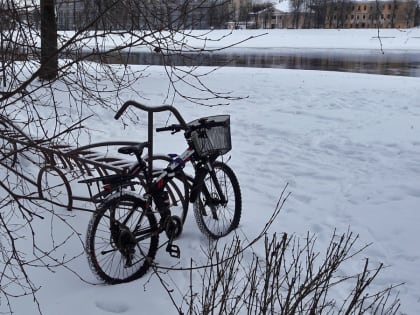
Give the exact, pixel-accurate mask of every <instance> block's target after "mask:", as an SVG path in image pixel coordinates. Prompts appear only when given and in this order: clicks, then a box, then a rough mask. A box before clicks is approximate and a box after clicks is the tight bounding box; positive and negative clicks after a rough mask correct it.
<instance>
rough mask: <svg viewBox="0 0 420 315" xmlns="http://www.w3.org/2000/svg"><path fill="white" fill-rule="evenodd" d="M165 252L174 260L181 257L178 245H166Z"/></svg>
mask: <svg viewBox="0 0 420 315" xmlns="http://www.w3.org/2000/svg"><path fill="white" fill-rule="evenodd" d="M166 251H167V252H168V253H169V255H170V256H171V257H174V258H180V257H181V250H180V249H179V246H178V245H175V244H169V243H168V246H166Z"/></svg>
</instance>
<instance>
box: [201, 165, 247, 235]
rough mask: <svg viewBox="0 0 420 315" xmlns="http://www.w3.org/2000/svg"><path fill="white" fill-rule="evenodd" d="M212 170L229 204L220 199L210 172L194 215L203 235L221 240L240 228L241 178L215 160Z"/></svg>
mask: <svg viewBox="0 0 420 315" xmlns="http://www.w3.org/2000/svg"><path fill="white" fill-rule="evenodd" d="M213 169H214V173H215V175H216V176H215V178H216V179H217V182H218V184H219V185H220V188H221V191H222V193H223V194H224V197H225V199H226V201H225V202H223V201H222V200H221V199H222V198H221V197H220V196H219V194H218V192H217V189H216V185H215V182H214V180H213V179H212V177H211V174H210V173H207V175H206V177H205V178H204V181H203V184H202V186H201V188H200V192H199V193H198V196H197V199H196V200H195V202H194V216H195V219H196V221H197V225H198V228H199V229H200V231H201V232H202V233H203V234H205V235H206V236H208V237H209V238H212V239H218V238H220V237H223V236H225V235H227V234H229V233H230V232H231V231H233V230H234V229H236V228H237V227H238V225H239V221H240V219H241V211H242V197H241V189H240V187H239V183H238V179H237V178H236V175H235V173H234V172H233V171H232V169H231V168H230V167H229V166H227V165H226V164H225V163H222V162H218V161H216V162H214V163H213Z"/></svg>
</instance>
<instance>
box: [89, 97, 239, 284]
mask: <svg viewBox="0 0 420 315" xmlns="http://www.w3.org/2000/svg"><path fill="white" fill-rule="evenodd" d="M129 106H134V107H136V108H139V109H142V110H144V111H147V112H148V113H149V118H150V117H152V116H151V115H152V114H153V113H156V112H162V111H170V112H171V113H173V114H174V115H175V117H176V118H177V119H178V122H179V124H173V125H170V126H166V127H162V128H157V129H156V131H157V132H163V131H171V132H172V134H174V133H177V132H180V131H184V136H185V139H186V141H187V144H188V148H187V149H186V150H185V151H184V152H183V153H182V154H180V155H173V154H172V155H169V158H168V159H169V163H168V165H167V167H165V168H162V169H154V168H153V167H152V165H153V164H152V163H153V159H154V156H153V149H152V148H153V140H152V138H151V136H150V134H151V132H150V131H152V132H153V129H152V130H150V125H151V121H150V120H149V141H148V142H142V143H138V144H137V145H133V146H126V147H121V148H119V149H118V152H119V153H122V154H131V155H135V156H136V159H137V162H136V163H135V165H134V166H133V167H131V168H130V169H128V170H127V171H126V172H124V173H122V174H115V175H109V176H102V177H97V178H92V179H87V180H84V181H82V182H84V183H88V184H91V183H93V182H96V183H98V182H102V184H103V188H102V189H101V190H100V192H99V193H98V194H97V195H95V196H93V198H92V199H93V200H94V201H95V202H97V203H98V206H97V210H96V211H95V212H94V214H93V216H92V218H91V220H90V222H89V225H88V230H87V237H86V252H87V256H88V260H89V264H90V267H91V269H92V270H93V272H94V273H96V274H97V275H98V276H99V277H100V278H101V279H103V280H104V281H105V282H107V283H112V284H114V283H121V282H128V281H131V280H134V279H137V278H139V277H141V276H143V275H144V274H145V273H146V272H147V270H148V268H149V267H150V264H151V262H152V261H153V259H154V258H155V255H156V252H157V250H158V247H159V245H158V244H159V235H160V234H161V233H162V232H165V234H166V236H167V238H168V241H167V242H166V251H167V252H168V253H169V254H170V255H171V256H173V257H178V258H179V257H180V249H179V247H178V246H177V245H176V244H174V240H175V239H176V238H177V237H178V236H179V235H180V234H181V232H182V228H183V223H184V221H185V217H186V212H187V210H188V202H190V203H193V204H194V207H193V208H194V215H195V218H196V221H197V224H198V227H199V229H200V230H201V231H202V232H203V233H204V234H205V235H207V236H208V237H210V238H212V239H217V238H220V237H223V236H225V235H227V234H229V233H230V232H231V231H232V230H234V229H236V228H237V227H238V224H239V220H240V217H241V209H242V205H241V203H242V201H241V191H240V187H239V183H238V180H237V178H236V176H235V173H234V172H233V171H232V169H231V168H230V167H229V166H228V165H227V164H225V163H224V162H221V161H218V160H217V158H218V157H219V156H221V155H224V154H226V153H227V152H229V151H230V150H231V137H230V117H229V116H228V115H220V116H211V117H203V118H200V119H197V120H194V121H192V122H190V123H185V121H184V119H183V118H182V116H181V115H180V113H179V112H178V111H177V110H176V109H175V108H174V107H172V106H158V107H148V106H145V105H142V104H139V103H137V102H134V101H129V102H126V103H124V105H123V106H122V108H121V109H120V110H119V111H118V112H117V114H116V115H115V118H116V119H118V118H119V117H120V116H121V115H122V113H123V112H124V111H125V110H126V109H127V108H128V107H129ZM145 148H148V153H149V155H148V157H147V158H143V151H144V149H145ZM187 162H191V163H192V165H193V167H194V170H195V176H194V178H192V177H190V176H188V175H186V174H185V173H184V171H183V169H184V167H185V165H186V163H187ZM175 178H177V179H179V180H180V181H181V182H182V183H183V185H184V191H183V195H184V198H183V202H184V205H185V204H186V207H185V206H184V207H183V209H184V210H183V212H182V214H181V216H178V215H173V214H172V213H171V201H170V199H171V198H170V194H171V189H170V184H171V183H172V181H173V180H174V179H175ZM139 187H140V188H139ZM89 191H90V189H89ZM139 191H141V193H139ZM155 214H158V218H159V220H157V218H156V216H155Z"/></svg>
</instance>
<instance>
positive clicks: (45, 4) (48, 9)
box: [39, 0, 58, 80]
mask: <svg viewBox="0 0 420 315" xmlns="http://www.w3.org/2000/svg"><path fill="white" fill-rule="evenodd" d="M57 75H58V55H57V21H56V19H55V8H54V0H41V69H40V73H39V77H40V78H41V79H44V80H53V79H55V78H56V77H57Z"/></svg>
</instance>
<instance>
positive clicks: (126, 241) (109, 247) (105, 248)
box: [86, 194, 159, 284]
mask: <svg viewBox="0 0 420 315" xmlns="http://www.w3.org/2000/svg"><path fill="white" fill-rule="evenodd" d="M113 209H114V210H115V214H114V218H115V221H114V227H115V228H114V230H113V231H111V227H110V225H111V213H112V210H113ZM130 213H131V215H130ZM116 226H118V228H117V227H116ZM126 228H128V230H129V231H130V232H128V230H127V229H126ZM157 230H158V226H157V222H156V218H155V216H154V214H153V213H152V212H151V211H147V210H146V208H145V201H144V200H143V199H141V198H139V197H137V196H133V195H131V194H122V195H118V196H117V197H116V198H112V199H110V200H109V201H107V202H105V203H104V204H103V205H102V206H101V207H100V208H99V209H98V210H97V211H96V212H95V213H94V215H93V216H92V218H91V220H90V222H89V225H88V229H87V235H86V253H87V257H88V261H89V266H90V268H91V270H92V271H93V273H94V274H96V276H97V277H98V278H99V279H101V280H103V281H104V282H106V283H109V284H117V283H123V282H129V281H132V280H135V279H138V278H140V277H142V276H143V275H144V274H145V273H146V272H147V270H148V269H149V267H150V263H151V262H152V261H153V259H154V258H155V255H156V252H157V249H158V243H159V233H156V231H157ZM135 231H137V232H139V231H149V232H148V233H150V237H146V238H145V239H142V240H140V241H138V242H137V240H134V239H133V237H134V234H133V232H135ZM145 233H146V232H145ZM127 252H130V253H128V254H127Z"/></svg>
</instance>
